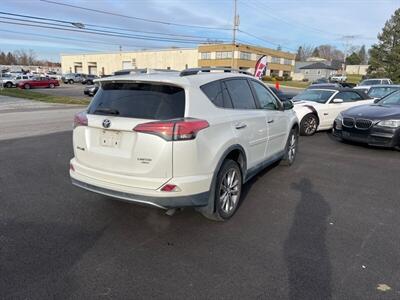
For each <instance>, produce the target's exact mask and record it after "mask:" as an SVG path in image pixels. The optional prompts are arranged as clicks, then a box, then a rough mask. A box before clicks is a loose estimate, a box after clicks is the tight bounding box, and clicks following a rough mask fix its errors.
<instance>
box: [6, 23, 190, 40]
mask: <svg viewBox="0 0 400 300" xmlns="http://www.w3.org/2000/svg"><path fill="white" fill-rule="evenodd" d="M0 23H3V24H12V25H20V26H28V27H35V28H47V29H54V30H62V31H70V32H80V33H88V34H96V35H102V36H112V37H120V38H130V39H138V40H148V41H157V42H168V43H184V44H197V43H198V41H189V40H181V41H177V40H172V39H170V40H168V39H161V38H150V37H144V36H143V37H142V36H133V35H124V34H118V33H117V34H114V33H103V32H97V31H88V30H78V29H73V28H69V27H54V26H46V25H38V24H27V23H17V22H10V21H0Z"/></svg>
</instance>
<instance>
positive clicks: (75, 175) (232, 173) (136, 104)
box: [70, 69, 299, 220]
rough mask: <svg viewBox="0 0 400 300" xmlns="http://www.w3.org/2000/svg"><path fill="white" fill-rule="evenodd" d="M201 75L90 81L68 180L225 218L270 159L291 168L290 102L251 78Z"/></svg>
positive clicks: (294, 131)
mask: <svg viewBox="0 0 400 300" xmlns="http://www.w3.org/2000/svg"><path fill="white" fill-rule="evenodd" d="M205 70H208V72H203V71H205ZM205 70H204V69H194V70H193V69H188V70H185V71H182V72H181V73H179V72H176V73H159V74H142V75H140V74H129V75H121V76H113V77H107V78H102V79H99V80H97V82H98V83H99V84H100V88H99V90H98V92H97V93H96V96H95V97H94V98H93V100H92V102H91V104H90V105H89V107H88V109H87V111H85V112H82V113H79V114H77V115H76V117H75V121H74V124H75V128H74V131H73V147H74V154H75V157H74V158H73V159H72V160H71V162H70V176H71V179H72V183H73V184H74V185H76V186H78V187H81V188H84V189H87V190H90V191H93V192H96V193H100V194H104V195H107V196H111V197H115V198H119V199H124V200H127V201H131V202H136V203H142V204H148V205H152V206H155V207H158V208H163V209H168V210H169V212H171V213H172V212H173V211H174V209H175V208H179V207H187V206H192V207H196V208H197V209H198V210H199V211H200V212H202V213H203V214H204V215H205V216H207V217H209V218H211V219H217V220H225V219H228V218H230V217H231V216H232V215H233V214H234V212H235V211H236V209H237V207H238V203H239V199H240V195H241V191H242V184H243V183H245V182H246V181H248V180H249V179H250V178H251V177H252V176H254V175H255V174H256V173H257V172H259V171H260V170H262V169H263V168H264V167H266V166H267V165H270V164H271V163H273V162H276V161H279V160H282V161H283V162H284V163H285V164H287V165H291V164H292V163H293V161H294V159H295V156H296V153H297V140H298V130H299V124H298V120H297V117H296V114H295V113H294V111H293V109H292V107H293V104H292V102H290V101H285V104H282V102H280V101H279V99H278V98H277V97H276V96H275V94H273V93H272V92H271V90H270V89H269V88H268V87H266V86H265V85H264V84H263V83H262V82H261V81H259V80H257V79H255V78H254V77H252V76H248V75H244V74H241V73H240V72H239V71H235V72H233V71H232V70H230V69H225V70H224V71H222V72H219V71H220V70H219V69H218V70H214V69H211V70H210V69H205ZM228 70H229V71H231V72H229V73H228ZM210 71H211V72H210Z"/></svg>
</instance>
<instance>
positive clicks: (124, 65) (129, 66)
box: [122, 60, 133, 69]
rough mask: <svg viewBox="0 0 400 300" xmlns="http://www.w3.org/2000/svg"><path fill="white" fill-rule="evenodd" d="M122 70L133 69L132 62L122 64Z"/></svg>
mask: <svg viewBox="0 0 400 300" xmlns="http://www.w3.org/2000/svg"><path fill="white" fill-rule="evenodd" d="M122 69H133V68H132V61H131V60H126V61H123V62H122Z"/></svg>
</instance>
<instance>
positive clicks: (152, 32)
mask: <svg viewBox="0 0 400 300" xmlns="http://www.w3.org/2000/svg"><path fill="white" fill-rule="evenodd" d="M0 14H3V15H9V16H15V17H22V18H32V19H36V20H45V21H53V22H57V23H62V24H68V25H71V24H72V23H73V22H71V21H66V20H59V19H52V18H44V17H37V16H31V15H21V14H15V13H9V12H0ZM81 24H83V25H85V26H89V27H97V28H104V29H113V30H120V31H129V32H138V33H149V34H157V35H167V36H176V37H187V38H204V39H207V38H208V37H206V36H199V35H186V34H175V33H165V32H156V31H139V30H133V29H127V28H121V27H112V26H102V25H95V24H88V23H81Z"/></svg>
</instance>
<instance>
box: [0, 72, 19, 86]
mask: <svg viewBox="0 0 400 300" xmlns="http://www.w3.org/2000/svg"><path fill="white" fill-rule="evenodd" d="M0 84H2V85H3V87H6V88H11V87H13V86H14V85H15V77H14V76H12V75H11V74H2V76H1V77H0Z"/></svg>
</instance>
